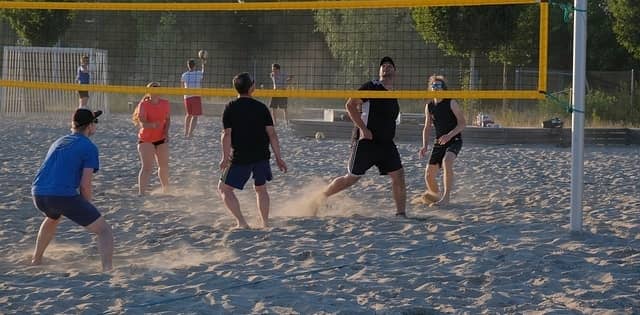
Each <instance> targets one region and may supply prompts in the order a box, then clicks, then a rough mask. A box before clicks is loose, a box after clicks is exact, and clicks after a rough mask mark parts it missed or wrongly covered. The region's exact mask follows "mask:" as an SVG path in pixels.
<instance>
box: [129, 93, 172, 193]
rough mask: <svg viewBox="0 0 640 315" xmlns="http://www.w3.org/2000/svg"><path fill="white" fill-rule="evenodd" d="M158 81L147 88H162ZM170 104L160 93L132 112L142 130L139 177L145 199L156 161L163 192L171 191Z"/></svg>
mask: <svg viewBox="0 0 640 315" xmlns="http://www.w3.org/2000/svg"><path fill="white" fill-rule="evenodd" d="M159 86H160V84H158V83H157V82H151V83H149V84H147V87H150V88H153V87H159ZM169 108H170V105H169V101H168V100H166V99H163V98H160V97H159V96H158V95H157V94H155V93H152V92H149V93H147V94H146V95H145V96H144V97H143V98H142V100H140V103H138V106H137V107H136V110H135V111H134V113H133V117H132V120H133V122H134V124H135V125H136V126H138V127H139V128H140V131H139V132H138V154H139V155H140V163H141V166H140V173H139V174H138V194H139V195H140V196H144V195H145V194H146V190H147V186H149V179H150V178H151V174H152V173H153V167H154V165H155V161H157V162H158V177H159V178H160V184H161V185H162V191H163V192H165V193H166V192H168V189H169V126H170V122H171V119H170V109H169Z"/></svg>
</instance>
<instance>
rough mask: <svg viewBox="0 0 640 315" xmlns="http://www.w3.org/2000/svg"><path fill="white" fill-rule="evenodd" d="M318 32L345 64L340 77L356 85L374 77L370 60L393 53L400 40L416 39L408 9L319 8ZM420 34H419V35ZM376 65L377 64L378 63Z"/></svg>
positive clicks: (316, 22)
mask: <svg viewBox="0 0 640 315" xmlns="http://www.w3.org/2000/svg"><path fill="white" fill-rule="evenodd" d="M314 21H315V25H316V28H315V30H316V31H317V32H321V33H322V34H323V35H324V38H325V41H326V43H327V46H328V47H329V50H330V51H331V54H332V55H333V57H334V58H335V59H336V60H338V62H339V64H340V65H341V66H342V69H340V71H339V74H338V76H341V77H342V78H341V80H340V81H342V82H343V83H345V84H356V83H360V82H361V81H362V78H363V77H369V76H371V66H372V64H371V62H372V61H374V60H375V61H376V62H377V60H379V58H380V54H381V52H382V53H383V54H389V55H393V53H394V52H396V51H398V50H400V49H402V47H399V46H398V43H399V42H401V41H403V40H407V42H409V41H411V40H414V39H413V38H402V39H400V38H398V37H399V36H402V37H408V36H410V35H407V34H415V31H413V30H411V29H407V28H410V26H411V22H410V21H411V18H410V16H409V11H408V10H407V9H385V10H384V11H382V10H377V9H359V10H316V11H315V12H314ZM416 37H417V36H416ZM376 66H377V64H376Z"/></svg>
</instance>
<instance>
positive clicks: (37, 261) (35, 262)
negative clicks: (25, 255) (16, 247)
mask: <svg viewBox="0 0 640 315" xmlns="http://www.w3.org/2000/svg"><path fill="white" fill-rule="evenodd" d="M38 265H42V258H40V259H35V258H33V259H31V266H38Z"/></svg>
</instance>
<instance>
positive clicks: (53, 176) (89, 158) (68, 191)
mask: <svg viewBox="0 0 640 315" xmlns="http://www.w3.org/2000/svg"><path fill="white" fill-rule="evenodd" d="M85 168H93V172H94V173H95V172H97V171H98V170H99V169H100V161H99V159H98V147H96V145H95V144H94V143H93V142H91V140H89V138H87V137H86V136H85V135H83V134H80V133H72V134H70V135H66V136H64V137H61V138H59V139H58V140H56V142H54V143H53V144H52V145H51V147H50V148H49V152H47V157H45V159H44V162H43V163H42V166H40V170H38V174H36V178H35V179H34V180H33V184H32V185H31V193H32V194H34V195H39V196H75V195H78V194H79V192H78V187H80V179H81V178H82V171H83V170H84V169H85Z"/></svg>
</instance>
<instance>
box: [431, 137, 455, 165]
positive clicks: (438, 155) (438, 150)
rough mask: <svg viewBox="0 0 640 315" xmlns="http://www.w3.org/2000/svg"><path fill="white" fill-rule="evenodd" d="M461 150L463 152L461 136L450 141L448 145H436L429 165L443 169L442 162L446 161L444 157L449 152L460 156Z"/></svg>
mask: <svg viewBox="0 0 640 315" xmlns="http://www.w3.org/2000/svg"><path fill="white" fill-rule="evenodd" d="M460 150H462V137H460V136H457V137H455V138H453V139H451V140H449V142H447V144H437V143H436V144H434V145H433V149H432V150H431V158H429V164H438V165H439V166H440V167H442V160H443V159H444V155H445V154H446V153H447V152H451V153H453V154H455V155H456V156H458V154H459V153H460Z"/></svg>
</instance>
